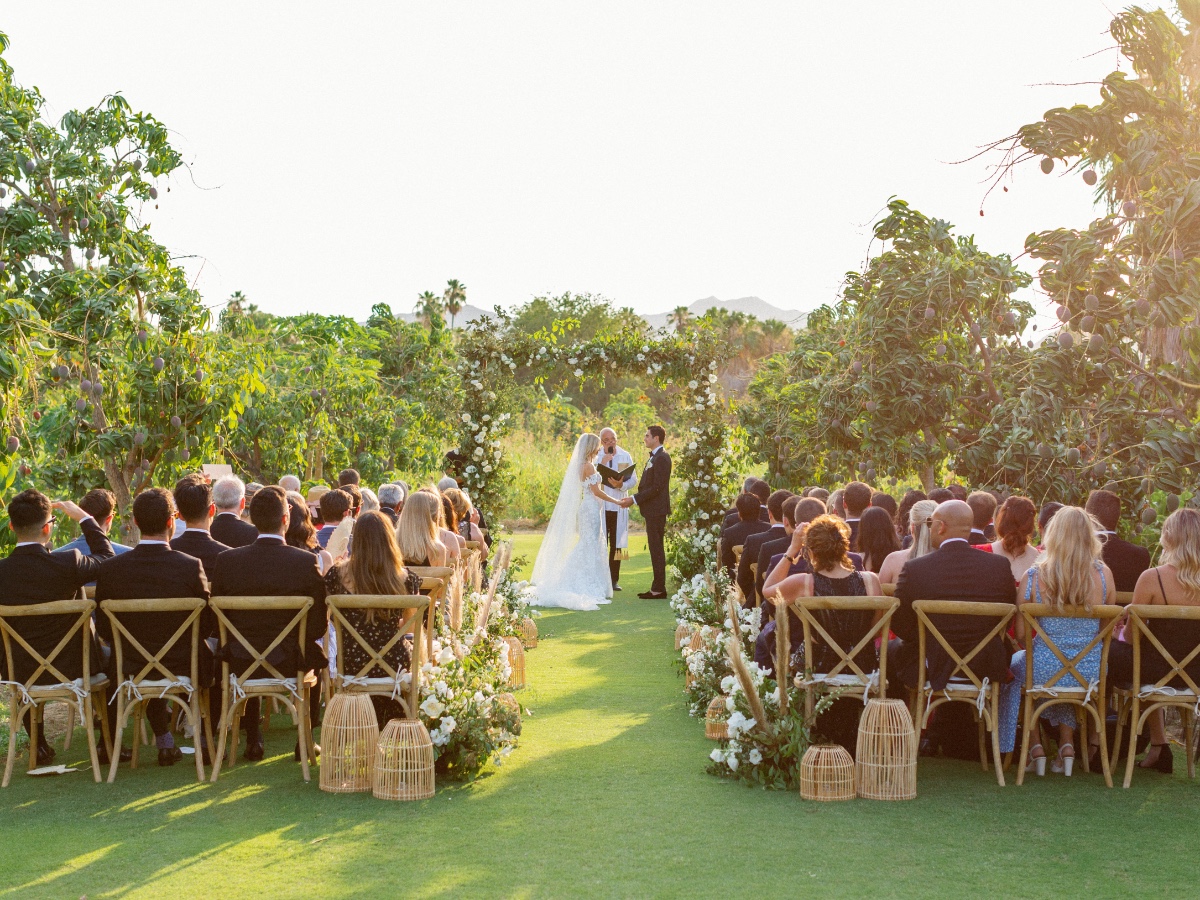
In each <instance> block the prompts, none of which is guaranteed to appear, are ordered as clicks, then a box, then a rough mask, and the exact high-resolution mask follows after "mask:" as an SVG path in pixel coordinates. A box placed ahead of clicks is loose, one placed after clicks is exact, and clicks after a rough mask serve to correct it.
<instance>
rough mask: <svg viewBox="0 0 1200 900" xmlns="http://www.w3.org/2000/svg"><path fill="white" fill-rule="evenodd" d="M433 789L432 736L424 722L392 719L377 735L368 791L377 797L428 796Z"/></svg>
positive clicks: (395, 798)
mask: <svg viewBox="0 0 1200 900" xmlns="http://www.w3.org/2000/svg"><path fill="white" fill-rule="evenodd" d="M433 789H434V779H433V740H432V739H431V738H430V737H429V730H428V729H427V728H426V727H425V723H424V722H421V721H418V720H416V719H392V721H390V722H388V723H387V725H386V726H385V727H384V729H383V733H382V734H380V735H379V743H378V745H377V747H376V750H375V767H374V770H373V771H372V773H371V793H372V794H374V795H375V796H376V797H377V798H378V799H380V800H428V799H429V798H430V797H432V796H433Z"/></svg>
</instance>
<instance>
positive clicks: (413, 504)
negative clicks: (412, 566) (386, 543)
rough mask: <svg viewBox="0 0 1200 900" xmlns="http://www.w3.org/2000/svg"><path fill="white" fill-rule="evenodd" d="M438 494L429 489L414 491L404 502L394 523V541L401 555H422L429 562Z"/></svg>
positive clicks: (435, 533)
mask: <svg viewBox="0 0 1200 900" xmlns="http://www.w3.org/2000/svg"><path fill="white" fill-rule="evenodd" d="M441 509H442V498H441V497H439V496H438V495H437V494H432V493H430V492H429V491H424V490H421V491H417V492H415V493H414V494H413V495H412V496H411V497H409V498H408V500H407V501H406V502H405V504H404V511H403V512H401V513H400V521H399V522H397V523H396V542H397V543H398V544H399V545H400V553H401V555H402V556H403V558H404V559H423V560H425V564H426V565H429V564H430V563H431V562H432V560H433V551H434V549H435V548H436V547H437V545H438V544H439V543H440V541H439V540H438V526H437V519H438V513H439V512H441Z"/></svg>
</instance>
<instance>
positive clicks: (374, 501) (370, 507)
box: [359, 485, 379, 512]
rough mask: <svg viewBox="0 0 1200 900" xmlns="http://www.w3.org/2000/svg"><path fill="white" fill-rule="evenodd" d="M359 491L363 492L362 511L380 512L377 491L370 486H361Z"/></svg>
mask: <svg viewBox="0 0 1200 900" xmlns="http://www.w3.org/2000/svg"><path fill="white" fill-rule="evenodd" d="M359 491H360V492H361V493H362V510H361V511H362V512H379V498H378V497H376V496H375V492H374V491H373V490H371V489H370V488H365V487H362V486H361V485H360V486H359Z"/></svg>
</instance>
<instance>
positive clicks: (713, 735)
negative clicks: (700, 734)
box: [704, 697, 729, 741]
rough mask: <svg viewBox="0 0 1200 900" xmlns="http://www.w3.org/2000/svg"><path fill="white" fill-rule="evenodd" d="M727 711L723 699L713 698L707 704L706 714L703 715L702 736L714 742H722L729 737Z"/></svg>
mask: <svg viewBox="0 0 1200 900" xmlns="http://www.w3.org/2000/svg"><path fill="white" fill-rule="evenodd" d="M728 719H729V711H728V710H727V709H726V708H725V698H724V697H713V699H712V702H711V703H709V704H708V712H707V713H705V715H704V736H705V737H706V738H709V739H710V740H714V741H723V740H726V739H727V738H728V737H729V729H728V728H727V727H726V724H725V723H726V721H728Z"/></svg>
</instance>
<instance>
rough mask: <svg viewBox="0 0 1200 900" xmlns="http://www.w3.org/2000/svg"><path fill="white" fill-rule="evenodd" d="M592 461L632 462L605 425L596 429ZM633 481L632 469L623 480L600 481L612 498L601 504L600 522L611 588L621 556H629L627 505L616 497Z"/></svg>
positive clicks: (619, 466)
mask: <svg viewBox="0 0 1200 900" xmlns="http://www.w3.org/2000/svg"><path fill="white" fill-rule="evenodd" d="M596 462H597V463H598V464H599V465H602V466H608V468H610V469H616V470H617V471H618V472H621V471H624V470H625V469H628V468H631V467H632V466H633V457H632V456H631V455H630V454H629V451H628V450H625V449H624V448H622V447H619V446H617V433H616V432H615V431H613V430H612V429H611V428H605V429H604V430H603V431H601V432H600V455H599V457H597V459H596ZM636 485H637V472H636V470H635V471H633V472H630V473H629V477H628V478H626V479H625V480H624V481H618V480H617V479H615V478H608V479H605V481H604V493H606V494H608V496H610V497H612V498H613V502H611V503H605V504H604V526H605V529H606V530H607V532H608V571H609V574H610V575H611V576H612V587H613V590H614V591H619V590H621V585H620V583H619V582H620V580H621V560H623V559H628V558H629V509H628V507H623V506H618V505H617V501H619V500H623V499H625V495H626V494H627V493H628V492H629V491H631V490H633V488H634V487H635V486H636Z"/></svg>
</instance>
